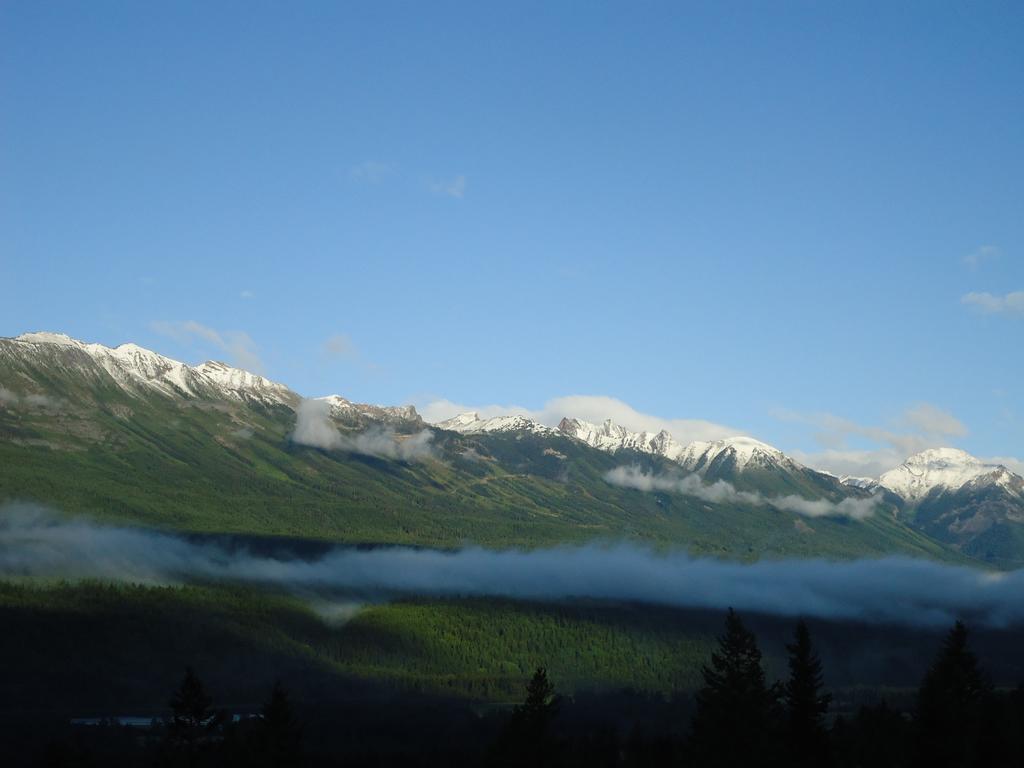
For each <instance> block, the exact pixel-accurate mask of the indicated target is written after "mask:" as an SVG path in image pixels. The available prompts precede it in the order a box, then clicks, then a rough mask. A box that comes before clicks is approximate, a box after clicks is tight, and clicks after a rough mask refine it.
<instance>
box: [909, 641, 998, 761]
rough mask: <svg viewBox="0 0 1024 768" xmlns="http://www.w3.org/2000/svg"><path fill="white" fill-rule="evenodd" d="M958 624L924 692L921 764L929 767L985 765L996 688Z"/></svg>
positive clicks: (919, 708)
mask: <svg viewBox="0 0 1024 768" xmlns="http://www.w3.org/2000/svg"><path fill="white" fill-rule="evenodd" d="M967 636H968V633H967V627H966V626H965V625H964V623H963V622H961V621H958V622H956V624H954V625H953V628H952V629H951V630H950V631H949V634H948V635H946V640H945V642H944V643H943V645H942V649H941V650H940V651H939V654H938V656H936V658H935V661H933V662H932V665H931V667H929V669H928V672H927V673H926V674H925V677H924V681H923V682H922V683H921V688H920V690H919V691H918V699H917V736H918V762H919V764H920V765H922V766H925V765H926V766H929V768H942V766H958V767H960V766H972V765H979V766H980V765H985V764H986V758H985V755H986V754H987V750H988V748H989V746H991V745H989V744H986V742H987V741H988V739H987V738H986V730H987V727H988V723H987V722H986V709H987V707H988V705H989V702H990V698H991V689H990V686H989V684H988V682H987V681H986V680H985V676H984V675H983V674H982V672H981V669H980V668H979V666H978V659H977V657H976V656H975V655H974V653H973V652H972V651H971V649H970V647H969V646H968V644H967Z"/></svg>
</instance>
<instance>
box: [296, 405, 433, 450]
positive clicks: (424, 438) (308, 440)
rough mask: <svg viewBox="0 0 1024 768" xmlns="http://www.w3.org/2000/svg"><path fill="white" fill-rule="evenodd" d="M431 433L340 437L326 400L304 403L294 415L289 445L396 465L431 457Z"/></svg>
mask: <svg viewBox="0 0 1024 768" xmlns="http://www.w3.org/2000/svg"><path fill="white" fill-rule="evenodd" d="M433 439H434V433H433V432H432V431H431V430H429V429H424V430H421V431H420V432H417V433H416V434H414V435H408V436H401V437H400V436H398V435H397V434H395V432H394V431H393V430H390V429H387V428H380V427H372V428H370V429H368V430H366V431H365V432H360V433H359V434H355V435H350V434H342V433H341V432H340V431H339V430H338V428H337V426H335V424H334V422H333V421H332V420H331V406H330V404H329V403H328V402H326V401H325V400H303V401H302V402H301V403H300V404H299V407H298V409H297V411H296V417H295V429H294V430H293V432H292V442H294V443H296V444H297V445H307V446H309V447H311V448H320V449H321V450H325V451H335V450H339V451H348V452H350V453H358V454H362V455H363V456H374V457H376V458H379V459H392V460H397V461H422V460H424V459H428V458H431V457H433V455H434V450H433Z"/></svg>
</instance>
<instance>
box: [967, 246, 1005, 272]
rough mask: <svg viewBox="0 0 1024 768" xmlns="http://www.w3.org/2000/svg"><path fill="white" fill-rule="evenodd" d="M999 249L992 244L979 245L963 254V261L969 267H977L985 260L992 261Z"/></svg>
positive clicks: (996, 256) (997, 254) (997, 255)
mask: <svg viewBox="0 0 1024 768" xmlns="http://www.w3.org/2000/svg"><path fill="white" fill-rule="evenodd" d="M999 253H1000V251H999V249H998V248H997V247H996V246H994V245H979V246H978V247H977V248H975V249H974V250H973V251H971V252H970V253H969V254H967V255H966V256H964V258H963V262H964V264H966V265H967V266H968V267H970V268H971V269H977V268H978V267H980V266H981V265H982V264H983V263H985V262H986V261H992V260H993V259H996V258H998V257H999Z"/></svg>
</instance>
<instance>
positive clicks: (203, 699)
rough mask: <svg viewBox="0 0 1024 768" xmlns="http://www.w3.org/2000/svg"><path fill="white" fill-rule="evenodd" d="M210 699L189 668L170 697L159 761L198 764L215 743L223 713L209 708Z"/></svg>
mask: <svg viewBox="0 0 1024 768" xmlns="http://www.w3.org/2000/svg"><path fill="white" fill-rule="evenodd" d="M212 704H213V699H212V698H211V697H210V696H209V694H207V692H206V688H205V687H204V686H203V682H202V681H201V680H200V679H199V678H198V677H197V676H196V673H195V672H194V671H193V670H192V667H188V668H187V669H186V670H185V677H184V678H183V679H182V681H181V685H179V686H178V689H177V690H176V691H175V692H174V695H173V696H171V701H170V707H171V719H170V721H168V723H167V725H166V733H165V738H164V744H163V750H162V754H163V758H164V761H165V762H168V763H170V764H172V765H187V766H196V765H199V763H200V760H201V758H202V756H203V754H204V753H206V752H208V751H209V749H210V747H211V745H212V744H213V742H214V741H215V740H216V738H217V735H218V732H219V730H220V727H221V725H223V723H224V719H225V716H224V712H215V711H213V710H212V709H211V706H212Z"/></svg>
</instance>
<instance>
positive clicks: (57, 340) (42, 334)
mask: <svg viewBox="0 0 1024 768" xmlns="http://www.w3.org/2000/svg"><path fill="white" fill-rule="evenodd" d="M14 340H15V341H24V342H26V343H29V344H59V345H61V346H63V347H84V346H85V344H84V343H82V342H81V341H79V340H78V339H73V338H71V337H70V336H68V335H67V334H66V333H51V332H50V331H31V332H29V333H23V334H21V335H20V336H15V337H14Z"/></svg>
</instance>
